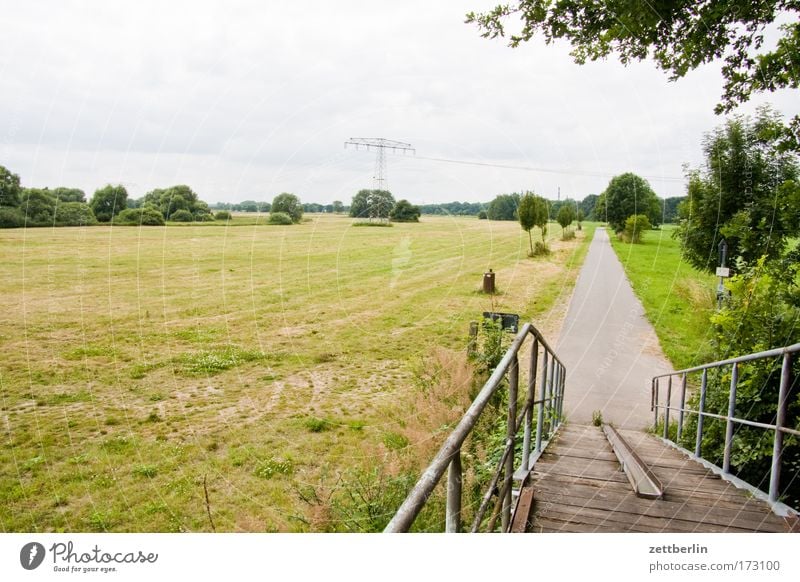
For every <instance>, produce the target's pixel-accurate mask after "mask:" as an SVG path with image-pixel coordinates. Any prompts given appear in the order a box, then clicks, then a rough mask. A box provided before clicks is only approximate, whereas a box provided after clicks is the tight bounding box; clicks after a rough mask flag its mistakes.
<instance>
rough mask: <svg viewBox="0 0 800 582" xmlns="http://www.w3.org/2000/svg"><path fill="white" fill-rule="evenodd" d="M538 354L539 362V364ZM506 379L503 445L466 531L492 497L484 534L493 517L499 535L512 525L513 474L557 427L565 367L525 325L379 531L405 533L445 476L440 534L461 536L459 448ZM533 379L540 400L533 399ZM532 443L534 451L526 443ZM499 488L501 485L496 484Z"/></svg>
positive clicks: (476, 525)
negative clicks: (525, 363) (527, 348)
mask: <svg viewBox="0 0 800 582" xmlns="http://www.w3.org/2000/svg"><path fill="white" fill-rule="evenodd" d="M528 335H531V336H532V337H533V342H532V344H531V352H530V354H531V356H530V371H529V374H528V381H527V398H526V400H525V404H524V405H523V406H522V409H521V411H520V410H518V406H517V404H518V399H519V353H520V351H521V350H522V346H523V344H524V343H525V340H526V339H527V337H528ZM540 352H541V363H540V361H539V360H540V357H539V356H540ZM506 376H508V414H507V417H506V427H507V429H506V440H505V447H504V449H503V453H502V455H501V457H500V460H499V461H498V463H497V467H496V469H495V472H494V475H493V477H492V479H491V482H490V484H489V487H488V489H487V490H486V492H485V493H484V495H483V497H482V500H481V503H480V506H479V507H478V509H477V511H476V513H475V516H474V518H473V521H472V526H471V528H470V531H472V532H477V531H478V530H479V529H480V528H481V525H482V523H483V521H484V518H485V516H486V512H487V510H488V509H489V506H490V505H491V503H492V498H493V497H494V496H495V495H496V496H497V499H496V500H495V507H494V509H493V511H492V514H491V517H490V519H489V522H488V525H487V527H486V528H485V529H486V530H487V531H494V530H495V527H496V523H497V517H498V515H499V516H500V521H501V526H500V529H501V531H503V532H506V531H508V530H509V528H510V526H511V511H512V503H513V497H512V492H513V480H514V477H515V472H516V471H519V472H520V473H521V474H522V473H524V474H527V472H528V471H529V470H530V468H531V467H532V466H533V464H534V463H535V462H536V459H538V457H539V456H540V455H541V452H542V450H543V449H544V447H546V446H547V443H548V442H549V441H548V440H547V439H549V438H552V435H553V434H555V431H556V430H557V429H558V427H559V426H560V424H561V417H562V411H563V403H564V379H565V377H566V368H565V367H564V365H563V364H562V363H561V360H559V359H558V357H556V355H555V353H554V352H553V350H552V348H550V346H549V345H548V344H547V342H546V341H545V339H544V337H542V334H541V333H539V331H538V330H537V329H536V328H535V327H533V325H531V324H530V323H526V324H525V325H524V326H523V327H522V329H521V330H520V331H519V333H518V334H517V335H516V337H515V338H514V341H513V343H512V344H511V346H510V347H509V348H508V351H507V352H506V353H505V355H504V356H503V359H502V360H501V361H500V363H499V364H498V365H497V367H496V368H495V370H494V372H493V373H492V375H491V376H490V377H489V379H488V380H487V381H486V383H485V384H484V385H483V388H481V391H480V392H479V393H478V395H477V396H476V397H475V400H473V402H472V404H471V405H470V407H469V408H468V409H467V412H466V413H465V414H464V416H463V417H462V418H461V420H460V421H459V423H458V425H457V426H456V428H455V429H454V430H453V432H452V433H450V435H449V436H448V437H447V439H446V440H445V442H444V444H443V445H442V447H441V449H439V452H438V453H437V455H436V457H435V458H434V459H433V461H432V462H431V464H430V465H429V466H428V468H427V469H425V471H424V472H423V473H422V476H421V477H420V478H419V480H418V481H417V483H416V485H415V486H414V488H413V489H412V490H411V492H410V493H409V495H408V497H406V499H405V501H403V503H402V504H401V505H400V508H399V509H398V510H397V513H396V514H395V515H394V517H393V518H392V520H391V521H390V522H389V524H388V525H387V526H386V529H385V530H384V532H388V533H397V532H407V531H408V530H409V529H410V528H411V525H412V524H413V523H414V520H415V519H416V517H417V515H418V514H419V512H420V511H421V510H422V508H423V507H424V505H425V503H426V502H427V500H428V498H429V497H430V496H431V494H432V493H433V490H434V489H435V488H436V486H437V484H438V483H439V481H440V480H441V478H442V476H443V475H444V473H445V471H447V504H446V515H445V531H446V532H448V533H455V532H460V531H461V525H462V524H461V522H462V511H461V509H462V483H463V477H464V475H463V468H462V465H461V447H462V445H463V444H464V441H466V439H467V437H468V436H469V435H470V433H471V432H472V430H473V429H474V428H475V425H476V424H477V422H478V420H479V418H480V416H481V413H482V412H483V411H484V409H485V408H486V405H487V404H488V403H489V401H490V400H491V399H492V396H494V395H495V394H496V393H497V391H498V390H499V389H500V388H501V386H502V385H503V380H504V378H505V377H506ZM537 379H538V383H539V398H538V400H537V399H536V396H535V394H536V385H537ZM534 409H535V411H536V414H537V417H536V431H535V433H534V432H533V424H534V423H533V415H534ZM521 430H522V431H523V436H522V456H521V462H520V466H519V467H516V468H515V467H514V464H515V457H516V455H515V452H516V445H517V442H518V440H517V439H518V438H519V436H518V435H519V432H520V431H521ZM532 441H533V448H532V447H531V443H532ZM501 483H502V485H501Z"/></svg>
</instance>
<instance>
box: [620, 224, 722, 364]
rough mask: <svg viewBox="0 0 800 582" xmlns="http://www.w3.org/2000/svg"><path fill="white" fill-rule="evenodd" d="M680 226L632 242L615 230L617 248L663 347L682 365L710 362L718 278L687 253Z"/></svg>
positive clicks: (651, 233) (649, 234)
mask: <svg viewBox="0 0 800 582" xmlns="http://www.w3.org/2000/svg"><path fill="white" fill-rule="evenodd" d="M673 232H675V227H674V226H672V225H664V226H663V227H662V228H661V229H660V230H656V231H651V232H647V233H646V236H645V239H644V243H642V244H626V243H623V242H621V241H620V240H619V239H617V237H615V236H614V235H613V233H611V246H612V247H613V248H614V250H615V251H616V253H617V256H618V257H619V260H620V261H621V262H622V265H623V267H624V268H625V273H626V274H627V276H628V279H629V280H630V281H631V284H632V286H633V290H634V292H635V293H636V296H637V297H638V298H639V300H640V301H641V302H642V304H643V306H644V309H645V312H646V314H647V318H648V319H649V320H650V322H651V323H652V324H653V327H654V328H655V330H656V334H657V335H658V339H659V340H660V342H661V347H662V349H663V350H664V353H665V354H666V356H667V357H668V358H669V359H670V360H671V361H672V363H673V365H674V366H675V367H676V369H680V368H686V367H689V366H693V365H697V364H700V363H705V362H706V361H708V358H709V357H710V356H711V340H712V330H711V327H710V324H709V321H708V318H709V315H710V314H711V313H712V312H713V310H714V307H715V301H716V300H715V290H716V285H717V278H716V277H714V276H713V275H709V274H707V273H700V272H699V271H696V270H695V269H693V268H692V267H691V266H690V265H689V264H688V263H686V262H685V261H684V260H683V259H682V258H681V249H680V241H678V240H676V239H674V238H673V237H672V234H673Z"/></svg>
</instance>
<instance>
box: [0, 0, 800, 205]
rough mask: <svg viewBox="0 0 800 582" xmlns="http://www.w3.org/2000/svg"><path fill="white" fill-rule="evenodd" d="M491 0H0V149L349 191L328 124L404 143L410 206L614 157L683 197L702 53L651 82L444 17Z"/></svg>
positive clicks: (95, 180) (192, 176) (609, 164)
mask: <svg viewBox="0 0 800 582" xmlns="http://www.w3.org/2000/svg"><path fill="white" fill-rule="evenodd" d="M495 3H496V0H494V1H488V2H487V1H484V0H448V1H447V2H437V3H432V2H429V1H417V0H408V1H404V2H388V1H387V2H384V1H382V0H373V1H370V2H367V1H358V2H357V1H350V0H337V1H336V2H321V1H320V2H318V1H315V0H308V1H305V2H302V3H301V2H291V1H287V2H278V1H273V0H269V1H260V2H259V1H254V2H248V1H226V2H222V1H220V2H202V1H193V2H163V1H161V2H151V1H147V0H144V1H143V0H136V1H132V2H127V1H115V2H101V1H92V2H72V1H63V2H55V1H53V2H18V1H8V0H0V9H2V13H3V15H4V21H5V26H4V34H3V35H2V36H1V37H0V84H1V85H0V87H2V91H0V165H3V166H6V167H7V168H9V169H10V170H11V171H13V172H14V173H16V174H19V176H20V178H21V180H22V184H23V186H26V187H45V186H49V187H57V186H69V187H79V188H82V189H83V190H84V191H86V192H87V194H88V195H91V193H92V192H93V191H94V190H95V189H97V188H99V187H102V186H103V185H105V184H107V183H114V184H117V183H121V184H123V185H125V186H126V188H127V189H128V192H129V195H130V196H131V197H134V198H138V197H140V196H143V195H144V194H145V193H146V192H148V191H149V190H151V189H153V188H159V187H161V188H163V187H168V186H170V185H174V184H188V185H189V186H191V187H192V188H193V189H194V190H195V191H196V192H197V193H198V195H199V196H200V198H202V199H203V200H206V201H207V202H210V203H214V202H217V201H221V202H236V201H241V200H245V199H251V200H264V201H271V200H272V198H273V197H274V196H275V195H277V194H278V193H280V192H293V193H295V194H296V195H298V196H299V197H300V199H301V200H302V201H303V202H318V203H323V204H324V203H330V202H332V201H333V200H342V201H344V202H345V203H349V200H350V199H351V198H352V196H353V195H354V194H355V193H356V192H357V191H358V190H360V189H362V188H372V187H373V184H374V180H373V178H374V176H375V161H376V154H375V153H374V152H368V151H365V150H363V149H361V150H355V149H354V148H347V149H346V148H345V147H344V142H345V141H347V140H348V139H349V138H351V137H382V138H386V139H391V140H398V141H402V142H407V143H410V144H411V145H412V146H413V147H414V148H415V155H405V156H402V155H397V154H387V157H386V162H387V175H386V178H387V182H388V187H389V189H390V190H391V191H392V193H393V194H394V196H395V197H396V198H397V199H400V198H406V199H408V200H410V201H411V202H413V203H416V204H421V203H443V202H449V201H453V200H459V201H470V202H485V201H489V200H491V199H492V198H493V197H494V196H495V195H497V194H499V193H503V192H512V191H521V190H533V191H535V192H537V193H538V194H541V195H544V196H546V197H547V198H551V199H556V198H557V197H558V196H559V195H560V196H561V197H562V198H565V197H568V196H569V197H575V198H583V197H584V196H586V195H587V194H592V193H600V192H602V191H603V190H604V189H605V187H606V185H607V184H608V181H609V180H610V178H611V177H613V176H614V175H617V174H620V173H623V172H627V171H631V172H635V173H637V174H639V175H642V176H644V177H646V178H647V179H648V181H649V182H650V184H651V186H652V187H653V189H654V190H655V191H656V193H657V194H658V195H659V196H662V197H668V196H680V195H683V194H684V192H685V181H684V179H683V176H684V174H685V171H684V168H685V167H686V165H687V164H688V166H689V167H699V166H700V165H701V164H702V161H703V158H702V150H701V140H702V137H703V134H704V133H705V132H708V131H710V130H712V129H713V128H714V127H716V126H718V125H720V124H721V123H722V122H723V118H721V117H719V116H716V115H714V113H713V108H714V105H715V104H716V103H717V102H718V100H719V97H720V94H721V92H722V84H723V81H722V77H721V75H720V72H719V70H720V67H719V65H718V64H711V65H706V66H703V67H700V68H699V69H697V70H695V71H692V72H690V73H689V74H688V75H687V76H686V77H685V78H683V79H681V80H679V81H677V82H669V81H668V80H667V76H666V75H665V74H664V73H663V72H662V71H659V70H657V69H656V67H655V65H654V64H653V63H652V62H648V61H645V62H641V63H634V64H631V65H629V66H627V67H624V66H622V65H621V64H619V63H618V62H617V61H616V60H614V59H610V60H607V61H601V62H595V63H589V64H586V65H583V66H580V65H577V64H574V63H573V61H572V59H571V57H570V56H569V46H568V45H566V44H554V45H545V44H544V43H543V42H542V41H538V40H537V41H533V42H529V43H527V44H525V45H522V46H520V47H519V48H516V49H511V48H509V47H508V46H507V43H506V42H505V41H504V40H502V39H497V40H488V39H484V38H481V36H480V34H479V32H478V31H477V29H476V28H475V26H474V25H468V24H465V23H464V15H465V14H466V13H467V12H469V11H471V10H475V11H481V10H486V9H488V8H490V7H492V6H493V5H494V4H495ZM798 101H799V100H798V99H797V98H796V95H794V96H793V95H791V94H790V93H788V92H784V93H776V94H770V95H765V96H758V97H756V98H754V99H752V100H751V101H750V102H749V103H747V104H746V105H745V106H742V107H741V108H740V109H739V112H742V113H752V112H753V111H754V110H755V107H756V106H757V105H758V104H761V103H765V102H770V103H772V104H773V105H774V106H775V108H776V109H778V110H779V111H781V112H783V113H784V115H786V117H787V118H788V117H790V116H792V115H796V114H798V113H800V103H798ZM441 160H451V161H449V162H445V161H441ZM454 162H477V163H480V164H484V165H467V164H464V163H454ZM499 166H512V167H513V168H508V167H499Z"/></svg>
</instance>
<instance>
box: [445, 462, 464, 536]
mask: <svg viewBox="0 0 800 582" xmlns="http://www.w3.org/2000/svg"><path fill="white" fill-rule="evenodd" d="M461 483H462V471H461V449H459V450H457V451H456V454H455V455H453V460H452V461H450V466H449V467H448V468H447V508H446V510H445V515H446V517H445V530H444V531H445V533H459V532H460V531H461Z"/></svg>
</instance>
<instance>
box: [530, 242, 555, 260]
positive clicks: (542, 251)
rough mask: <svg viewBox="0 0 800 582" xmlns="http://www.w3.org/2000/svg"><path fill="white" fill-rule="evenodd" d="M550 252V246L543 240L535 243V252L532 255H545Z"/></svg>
mask: <svg viewBox="0 0 800 582" xmlns="http://www.w3.org/2000/svg"><path fill="white" fill-rule="evenodd" d="M549 254H550V247H548V246H547V245H546V244H544V243H543V242H539V241H536V243H535V244H534V245H533V252H532V253H531V254H530V256H532V257H544V256H547V255H549Z"/></svg>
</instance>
